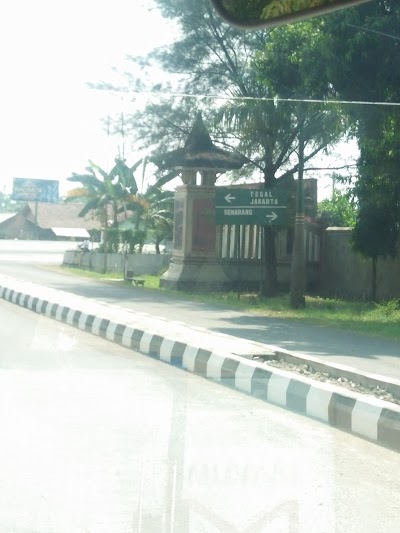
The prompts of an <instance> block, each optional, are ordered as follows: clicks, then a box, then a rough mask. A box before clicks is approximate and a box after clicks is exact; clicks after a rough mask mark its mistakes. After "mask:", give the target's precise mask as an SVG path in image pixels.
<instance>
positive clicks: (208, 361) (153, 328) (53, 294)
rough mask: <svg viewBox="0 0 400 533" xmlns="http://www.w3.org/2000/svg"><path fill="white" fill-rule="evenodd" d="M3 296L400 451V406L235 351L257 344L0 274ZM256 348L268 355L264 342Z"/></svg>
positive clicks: (143, 352)
mask: <svg viewBox="0 0 400 533" xmlns="http://www.w3.org/2000/svg"><path fill="white" fill-rule="evenodd" d="M40 295H42V296H40ZM0 298H2V299H4V300H7V301H9V302H12V303H15V304H17V305H19V306H21V307H24V308H26V309H30V310H32V311H34V312H36V313H39V314H42V315H45V316H48V317H51V318H55V319H56V320H58V321H60V322H62V323H65V324H68V325H70V326H74V327H77V328H79V329H80V330H83V331H87V332H89V333H92V334H94V335H99V336H101V337H103V338H105V339H108V340H110V341H112V342H115V343H118V344H120V345H122V346H124V347H127V348H130V349H132V350H135V351H138V352H141V353H142V354H145V355H148V356H151V357H153V358H157V359H160V360H161V361H164V362H166V363H170V364H173V365H175V366H177V367H180V368H182V369H184V370H186V371H189V372H192V373H194V374H197V375H199V376H202V377H205V378H208V379H212V380H214V381H217V382H220V383H222V384H224V385H227V386H230V387H232V388H235V389H237V390H239V391H242V392H245V393H248V394H251V395H253V396H255V397H257V398H260V399H262V400H265V401H267V402H270V403H273V404H275V405H279V406H281V407H284V408H287V409H290V410H292V411H295V412H297V413H299V414H302V415H306V416H309V417H312V418H314V419H317V420H320V421H322V422H325V423H326V424H329V425H331V426H334V427H336V428H338V429H341V430H344V431H347V432H350V433H353V434H354V435H358V436H360V437H363V438H366V439H368V440H371V441H373V442H376V443H378V444H380V445H383V446H386V447H389V448H392V449H394V450H396V451H400V407H399V406H397V405H395V404H391V403H389V402H385V401H382V400H379V399H377V398H375V397H372V396H365V395H361V394H358V393H354V392H352V391H347V390H344V389H342V388H340V387H337V386H334V385H330V384H327V383H321V382H316V381H313V380H311V379H309V378H306V377H303V376H297V375H296V376H294V375H293V374H290V373H289V372H285V371H283V370H279V369H275V368H272V367H268V366H267V365H265V364H260V363H257V362H256V361H252V360H249V359H245V358H244V357H240V356H238V355H235V353H237V349H238V347H239V348H240V347H241V346H242V348H243V349H244V347H246V345H249V344H250V345H251V346H250V347H249V346H247V353H249V350H250V351H254V349H255V347H256V345H257V343H248V342H247V341H241V340H240V339H237V338H232V337H230V336H228V335H219V334H218V335H216V334H210V333H209V332H206V331H196V330H194V329H191V328H189V327H187V326H185V325H182V324H177V323H174V322H170V321H168V320H164V319H160V318H154V317H151V316H150V315H146V314H143V313H136V312H132V311H129V312H128V311H126V310H124V309H121V308H119V307H116V306H110V305H106V304H104V303H99V302H93V301H91V300H88V299H86V298H82V297H79V296H75V295H72V294H69V293H65V292H63V291H56V290H53V289H47V288H46V287H42V286H39V285H36V284H32V283H26V282H21V281H18V280H15V279H13V278H9V277H8V276H0ZM228 341H229V342H228ZM241 343H242V345H241ZM232 347H234V350H235V353H232V352H233V350H232ZM258 349H259V350H260V352H261V350H262V349H263V350H264V353H265V350H266V346H264V345H259V346H258Z"/></svg>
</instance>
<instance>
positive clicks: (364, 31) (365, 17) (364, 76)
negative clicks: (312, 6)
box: [324, 0, 400, 298]
mask: <svg viewBox="0 0 400 533" xmlns="http://www.w3.org/2000/svg"><path fill="white" fill-rule="evenodd" d="M399 27H400V5H399V3H398V2H397V1H396V0H378V1H375V2H368V3H367V4H365V5H362V6H360V7H358V8H357V9H350V10H345V11H344V12H343V13H342V14H337V15H332V16H331V17H329V18H327V20H326V24H325V25H324V32H325V34H326V38H327V41H328V43H329V46H327V47H325V49H324V50H325V54H326V60H325V64H326V66H327V70H328V75H329V77H330V79H331V80H332V84H333V87H334V89H335V91H336V93H337V94H338V96H339V97H340V98H342V99H346V100H349V101H353V102H357V101H358V102H360V104H359V105H356V104H353V105H348V106H347V110H348V115H349V117H350V120H351V121H352V127H353V129H354V132H355V135H356V137H357V139H358V145H359V150H360V157H359V160H358V181H357V183H356V185H355V188H354V193H355V194H356V195H357V198H358V204H359V210H358V213H357V218H356V224H355V228H354V232H353V241H354V247H355V249H357V250H358V251H360V252H361V253H362V254H363V255H364V256H366V257H369V258H371V261H372V264H373V276H372V289H371V295H372V298H375V293H376V262H377V259H378V258H379V257H387V256H393V255H394V254H396V243H397V240H398V237H399V230H400V209H399V205H400V188H399V168H400V167H399V164H400V157H399V155H398V154H399V150H398V147H399V142H400V110H399V107H398V103H399V101H400V34H399ZM391 103H392V104H393V105H390V104H391ZM367 104H368V105H367ZM374 273H375V274H374Z"/></svg>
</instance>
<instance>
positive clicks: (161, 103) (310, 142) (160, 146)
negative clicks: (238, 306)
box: [127, 0, 338, 291]
mask: <svg viewBox="0 0 400 533" xmlns="http://www.w3.org/2000/svg"><path fill="white" fill-rule="evenodd" d="M156 4H157V5H158V7H159V9H160V10H161V12H162V13H163V15H164V16H165V17H167V18H169V19H171V20H173V21H175V22H177V23H178V26H179V28H180V30H181V32H180V35H179V38H178V39H177V40H176V41H175V42H174V43H173V44H172V45H171V46H169V47H165V48H162V49H160V50H157V51H156V52H154V53H153V54H151V55H150V56H149V57H148V58H146V59H145V60H141V64H142V65H146V66H147V67H148V66H149V65H151V64H155V65H158V66H161V67H162V68H163V69H164V71H166V72H167V73H169V74H174V76H175V78H174V82H173V85H168V84H167V85H166V86H163V84H160V85H159V86H154V87H153V92H157V95H158V96H157V100H156V101H155V98H156V97H153V99H152V101H150V102H149V104H148V105H147V106H146V107H145V108H144V109H141V110H139V111H138V112H137V113H135V114H134V115H133V116H132V117H131V119H130V124H131V128H132V131H131V134H132V136H133V138H135V139H136V140H137V142H139V143H140V145H141V148H143V149H144V148H147V149H149V148H150V147H151V148H153V149H156V150H160V151H165V150H168V149H172V148H176V147H177V145H179V144H180V145H181V144H182V143H183V141H184V139H185V138H186V136H187V134H188V132H189V128H190V126H191V125H192V123H193V119H194V113H195V112H196V111H197V108H198V106H201V108H202V111H203V116H204V118H205V121H206V122H207V124H214V128H213V131H212V132H211V133H212V136H213V138H214V140H217V141H220V142H221V143H222V144H223V145H225V146H230V147H232V148H234V149H236V150H240V151H242V152H245V155H246V156H247V157H248V159H249V160H251V162H252V172H253V174H254V172H259V173H260V174H261V177H262V179H263V181H264V184H265V186H266V187H270V186H275V185H276V182H277V180H279V179H283V178H286V179H289V180H290V179H292V178H293V175H294V174H295V173H296V172H297V170H298V162H297V160H296V159H295V157H294V156H295V153H296V151H297V148H298V135H299V124H300V122H299V120H298V117H296V114H295V113H293V111H292V110H290V109H289V108H288V107H284V106H283V105H279V106H278V107H276V106H275V105H274V103H273V102H272V101H265V99H268V98H269V99H273V98H274V97H275V96H276V95H277V94H280V92H278V91H277V90H276V89H274V88H273V85H272V84H271V83H269V80H270V77H271V76H272V75H273V74H274V73H275V72H276V70H277V68H282V69H285V72H286V73H287V74H286V76H287V78H290V74H291V71H292V70H293V65H292V63H291V61H289V60H288V59H287V58H286V59H285V61H282V62H279V61H277V60H276V59H274V58H275V56H276V53H275V52H276V49H278V50H279V47H280V44H281V43H282V46H283V48H285V51H286V50H287V49H288V48H289V46H291V44H292V41H296V46H297V47H298V48H300V49H301V45H302V44H303V41H305V42H306V44H307V46H306V49H307V53H308V55H309V56H311V54H312V53H319V50H318V46H317V44H316V45H315V46H313V44H312V43H313V42H314V40H315V36H316V35H315V34H316V32H317V30H316V32H314V33H313V32H312V31H311V29H310V28H311V27H310V28H308V27H306V29H305V30H303V32H302V33H300V34H299V35H297V34H296V32H292V33H291V34H290V38H287V39H286V37H285V33H284V32H283V33H282V32H278V33H276V34H275V35H273V36H272V37H271V33H270V32H268V31H256V32H243V31H240V30H237V29H235V28H233V27H231V26H228V25H226V24H224V23H223V22H222V21H221V20H220V18H219V17H218V16H217V15H216V13H215V12H214V10H213V9H212V7H211V5H210V3H208V2H198V1H197V0H186V1H185V2H183V1H181V0H156ZM318 31H319V30H318ZM293 36H295V37H293ZM271 38H272V40H274V42H275V44H274V47H275V48H274V47H271V46H270V48H268V43H270V42H271ZM285 39H286V40H285ZM257 53H262V54H263V56H262V58H259V60H258V61H256V60H255V58H256V55H257ZM300 53H301V50H300ZM284 54H285V52H283V55H284ZM281 55H282V54H281ZM303 56H304V54H303ZM303 56H302V57H303ZM267 57H268V60H267ZM131 59H132V61H136V63H137V62H138V60H137V59H135V58H131ZM303 61H304V57H303ZM309 62H310V61H309ZM297 70H298V71H299V70H300V67H299V65H298V66H297ZM299 77H300V74H299V73H298V74H297V78H299ZM290 83H291V87H293V85H294V83H295V81H294V77H293V76H292V77H291V78H290ZM302 83H303V85H302V86H303V87H304V88H305V85H304V82H302ZM130 84H131V86H134V87H135V89H136V90H138V87H143V83H141V82H137V81H135V80H134V79H130ZM324 84H325V85H324ZM323 85H324V90H325V89H326V87H327V85H326V80H325V78H323V80H322V81H321V80H319V87H322V86H323ZM314 92H315V91H314ZM168 93H173V95H170V97H169V98H168V99H167V100H166V97H167V96H168ZM177 94H181V95H183V94H185V95H192V96H186V97H181V98H178V97H177V96H176V95H177ZM216 94H218V95H220V96H224V98H231V99H232V100H231V101H230V102H229V104H228V105H225V104H226V100H218V98H215V97H211V98H210V95H211V96H212V95H216ZM324 94H326V90H325V93H324ZM307 113H308V111H307ZM326 116H327V113H321V112H320V110H317V112H316V111H315V109H314V110H311V111H310V114H309V117H308V120H307V125H308V127H307V128H303V135H304V139H305V140H304V142H305V150H304V161H307V160H310V159H311V158H312V157H313V156H315V155H316V154H317V153H319V152H320V151H321V150H322V149H323V148H324V147H325V146H326V145H327V144H328V143H330V142H332V141H333V140H334V138H337V133H338V130H337V122H335V125H334V127H333V128H332V124H333V122H332V118H331V119H330V121H329V120H324V119H325V117H326ZM311 117H313V118H312V120H311ZM127 122H128V119H127ZM312 123H313V124H314V126H313V127H311V124H312ZM332 129H333V130H334V135H333V134H332ZM307 135H311V137H307ZM335 136H336V137H335ZM246 172H248V170H244V171H243V174H244V175H245V174H246ZM175 175H176V174H175V173H173V172H171V173H167V174H166V175H165V174H163V175H162V176H160V180H161V181H159V182H158V185H161V184H162V183H165V182H166V180H167V179H169V178H170V177H173V176H175ZM265 245H266V259H267V281H268V283H267V288H268V289H269V291H272V290H273V289H274V287H275V286H276V284H277V276H276V259H275V240H274V232H273V230H272V229H269V230H267V232H266V240H265Z"/></svg>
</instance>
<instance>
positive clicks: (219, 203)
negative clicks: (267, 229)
mask: <svg viewBox="0 0 400 533" xmlns="http://www.w3.org/2000/svg"><path fill="white" fill-rule="evenodd" d="M286 208H287V194H286V193H285V192H284V191H282V190H279V189H234V188H232V187H231V188H229V187H217V188H216V191H215V222H216V224H259V225H262V226H268V225H269V224H273V225H276V226H283V225H285V223H286Z"/></svg>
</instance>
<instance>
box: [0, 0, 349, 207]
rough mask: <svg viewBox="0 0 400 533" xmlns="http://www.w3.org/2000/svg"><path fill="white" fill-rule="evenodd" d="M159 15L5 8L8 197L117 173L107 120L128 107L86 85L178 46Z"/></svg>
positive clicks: (106, 2) (133, 7)
mask: <svg viewBox="0 0 400 533" xmlns="http://www.w3.org/2000/svg"><path fill="white" fill-rule="evenodd" d="M151 6H152V1H151V0H68V1H65V0H8V1H5V2H1V3H0V68H1V77H0V79H1V93H0V190H3V189H5V190H6V191H7V192H11V186H12V178H13V177H22V178H47V179H58V180H60V190H61V193H63V192H65V190H66V187H67V188H71V187H72V186H73V185H72V184H70V183H69V184H68V183H67V182H66V181H65V178H66V177H67V176H69V175H71V173H72V172H82V171H83V170H84V168H85V166H86V165H87V163H88V160H89V159H92V160H93V161H95V162H96V163H97V164H99V165H100V166H103V167H104V168H106V169H109V168H110V167H111V165H112V163H113V159H114V157H115V156H116V155H117V153H118V143H119V144H121V139H116V138H114V137H107V134H106V132H105V131H104V126H103V124H102V118H105V117H107V115H115V114H119V113H121V111H122V110H124V111H125V112H128V111H129V104H127V102H126V101H125V102H122V101H121V98H120V97H118V96H111V95H107V94H106V93H104V92H100V91H96V90H93V89H90V88H89V87H88V86H87V82H98V81H101V80H104V81H110V80H111V79H112V76H113V74H112V67H116V68H122V66H123V64H124V59H125V57H126V55H127V54H130V55H141V54H146V53H147V52H149V51H150V50H151V49H152V48H154V47H157V46H160V45H162V44H166V43H169V42H171V41H172V39H173V35H174V28H173V27H171V22H170V21H167V20H166V19H163V18H162V17H161V16H160V14H159V12H158V11H157V10H155V9H153V11H151V12H150V11H149V7H151ZM155 83H157V80H155ZM127 106H128V107H127ZM349 151H350V152H354V148H352V149H350V150H349ZM126 156H127V158H128V163H129V162H131V163H133V162H134V161H136V160H137V159H138V157H137V156H136V154H132V153H129V146H128V147H127V151H126ZM317 166H318V165H317ZM328 175H329V173H328ZM330 188H331V182H330V180H329V179H328V180H326V179H325V180H321V182H320V185H319V190H320V195H319V196H320V198H322V197H324V196H327V195H329V194H330Z"/></svg>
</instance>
